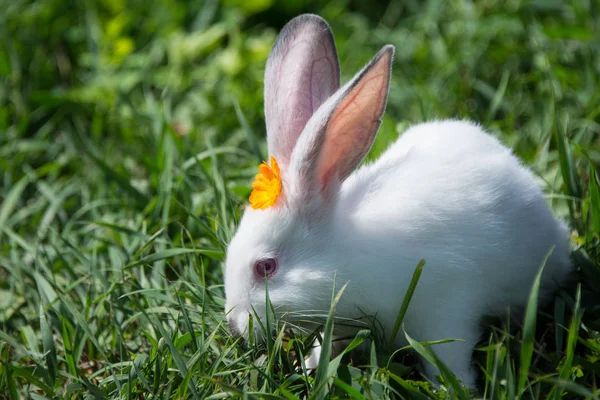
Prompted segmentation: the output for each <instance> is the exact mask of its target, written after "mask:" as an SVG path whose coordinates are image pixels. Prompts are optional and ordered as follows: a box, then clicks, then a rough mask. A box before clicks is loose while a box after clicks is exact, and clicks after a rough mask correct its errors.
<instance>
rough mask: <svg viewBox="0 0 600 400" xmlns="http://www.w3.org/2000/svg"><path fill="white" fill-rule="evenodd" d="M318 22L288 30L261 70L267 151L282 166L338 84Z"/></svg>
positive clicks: (327, 42)
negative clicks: (265, 67) (263, 85)
mask: <svg viewBox="0 0 600 400" xmlns="http://www.w3.org/2000/svg"><path fill="white" fill-rule="evenodd" d="M320 24H321V22H315V21H311V20H309V21H308V22H307V23H305V24H303V25H300V26H298V27H297V28H295V29H296V30H295V31H293V32H290V33H289V36H287V37H285V38H284V39H283V40H281V43H278V44H277V52H276V53H275V54H274V55H272V60H270V62H269V63H268V65H267V71H266V72H265V116H266V122H267V133H268V142H269V153H270V154H271V155H273V156H274V157H275V158H276V159H277V161H278V162H279V163H280V165H281V166H282V168H284V169H285V167H286V166H287V164H289V159H290V156H291V153H292V150H293V149H294V146H295V145H296V142H297V140H298V137H299V136H300V134H301V133H302V131H303V130H304V126H305V125H306V123H307V122H308V120H309V119H310V118H311V117H312V115H313V113H314V112H315V111H316V110H317V109H318V108H319V107H320V106H321V104H323V103H324V102H325V100H327V99H328V98H329V96H331V95H332V94H333V93H334V92H335V91H336V90H337V89H338V87H339V65H338V61H337V54H336V50H335V45H334V44H333V42H332V40H331V33H330V31H329V30H328V28H327V27H326V26H325V27H323V26H322V25H320ZM274 51H275V50H274Z"/></svg>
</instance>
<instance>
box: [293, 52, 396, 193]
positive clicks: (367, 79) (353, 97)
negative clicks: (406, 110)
mask: <svg viewBox="0 0 600 400" xmlns="http://www.w3.org/2000/svg"><path fill="white" fill-rule="evenodd" d="M393 57H394V46H391V45H387V46H385V47H383V48H382V49H381V50H380V51H379V52H378V53H377V55H376V56H375V57H374V58H373V60H371V62H370V63H369V64H368V65H367V66H366V67H365V68H363V70H362V71H360V72H359V73H358V74H356V76H355V77H354V78H353V79H352V80H351V81H350V82H348V83H347V84H346V85H344V87H342V88H341V89H340V90H339V91H338V92H337V93H336V94H334V95H333V96H332V97H331V99H330V100H329V101H328V102H327V103H326V104H324V105H323V107H321V109H319V111H318V112H317V114H315V116H314V118H313V119H312V120H311V121H310V122H309V127H307V129H306V133H305V134H304V135H303V137H302V138H301V140H300V141H299V142H298V145H297V146H296V148H295V149H294V154H293V158H292V166H291V168H292V169H293V170H294V171H293V174H294V176H295V177H296V178H297V179H298V181H297V182H298V185H297V190H298V191H299V192H300V193H298V195H300V196H301V197H305V196H306V195H308V196H309V197H312V196H313V195H314V194H315V192H320V193H321V194H322V195H323V196H324V197H325V199H326V200H327V199H331V198H332V197H331V196H332V195H335V193H336V192H337V190H338V187H339V184H340V183H341V182H343V181H344V180H345V179H346V178H347V177H348V176H349V175H350V174H351V173H352V171H354V169H355V168H356V167H357V166H358V164H359V163H360V162H361V161H362V159H363V158H364V156H365V155H366V154H367V152H368V151H369V149H370V148H371V145H372V144H373V141H374V140H375V136H376V134H377V130H378V129H379V125H381V116H382V115H383V112H384V111H385V105H386V103H387V97H388V91H389V86H390V72H391V67H392V60H393Z"/></svg>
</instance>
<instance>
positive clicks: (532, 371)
mask: <svg viewBox="0 0 600 400" xmlns="http://www.w3.org/2000/svg"><path fill="white" fill-rule="evenodd" d="M148 4H149V3H148V2H145V1H141V0H133V1H130V2H128V3H125V2H123V1H121V0H92V1H89V2H83V3H82V2H71V1H67V0H36V1H35V2H31V1H26V0H0V10H2V12H1V13H0V78H1V80H0V82H2V83H1V84H0V344H1V347H0V397H1V396H5V397H8V398H15V399H16V398H28V397H31V398H35V399H41V398H136V399H142V398H144V399H149V398H215V399H216V398H224V397H227V396H234V397H243V398H288V399H294V398H324V397H325V398H327V397H329V398H343V397H352V398H382V397H383V398H385V397H391V398H457V397H459V398H464V397H468V396H469V395H470V394H469V393H466V392H465V391H464V390H463V389H462V388H461V387H460V386H459V384H458V382H457V381H456V380H455V378H454V377H453V376H452V375H451V373H450V372H449V371H447V370H445V369H444V368H443V366H441V367H442V369H441V370H442V375H443V379H444V382H445V383H444V385H442V386H441V388H439V389H435V388H433V387H431V386H430V385H429V384H428V383H426V382H424V381H423V380H422V378H420V375H419V374H418V373H417V372H415V371H414V369H411V368H407V367H413V366H414V363H411V362H410V360H411V358H410V357H411V356H410V355H408V356H405V355H402V356H397V357H395V358H392V357H391V356H390V354H388V352H386V351H385V350H387V349H385V346H383V347H381V346H379V347H378V346H377V344H376V343H373V344H371V345H370V348H369V352H368V353H369V354H368V355H367V361H366V362H365V363H364V364H360V365H358V366H357V365H356V364H352V363H348V362H347V360H346V359H345V358H344V359H335V360H332V361H331V362H329V363H324V364H323V367H322V368H321V369H319V370H318V371H316V372H313V373H311V374H307V373H305V372H303V370H302V369H301V368H298V367H299V365H301V363H302V356H301V355H302V354H305V353H306V349H307V346H308V344H309V342H310V341H311V340H312V338H313V337H314V336H313V337H309V338H298V337H293V335H292V336H291V337H289V336H285V337H284V335H283V331H279V334H278V335H277V336H276V337H275V338H274V339H273V340H269V341H268V342H267V345H266V346H265V345H259V344H256V345H249V344H247V343H241V342H240V341H237V340H235V339H234V338H232V337H231V336H230V335H229V333H228V331H227V326H226V321H225V317H224V311H223V309H224V294H223V280H222V275H223V274H222V268H223V258H224V252H225V249H226V244H227V242H228V240H229V239H230V238H231V236H232V234H233V232H234V231H235V226H236V222H237V221H238V219H239V217H240V212H241V206H242V205H243V204H244V203H245V202H246V201H247V200H246V199H247V196H248V194H249V192H250V183H251V180H252V176H253V175H254V173H255V168H256V165H257V164H258V163H259V162H260V161H262V160H263V159H264V158H265V156H266V147H265V140H264V121H263V116H262V74H263V70H264V64H265V60H266V57H267V55H268V52H269V50H270V47H271V45H272V43H273V41H274V39H275V36H276V34H277V31H278V29H280V28H281V26H282V25H283V24H284V23H285V22H286V21H287V20H289V19H290V18H291V17H293V16H294V15H296V14H297V13H300V12H303V11H312V12H317V13H319V14H321V15H322V16H323V17H325V18H326V19H327V20H328V21H329V22H330V24H331V25H332V28H333V30H334V33H335V35H336V39H337V45H338V50H339V52H340V58H341V64H342V68H343V78H344V79H348V78H349V77H350V76H351V75H352V74H353V73H354V72H355V71H357V70H358V69H359V68H360V67H361V66H362V65H363V64H364V63H365V62H366V61H367V60H369V59H370V57H371V56H372V55H373V54H375V52H376V51H377V50H378V49H379V48H380V47H381V46H382V45H383V44H385V43H392V44H394V45H396V49H397V53H396V54H397V55H396V60H395V63H394V71H393V80H392V87H391V94H390V101H389V106H388V110H387V113H386V116H385V119H384V123H383V125H382V128H381V130H380V133H379V136H378V139H377V141H376V143H375V145H374V147H373V149H372V151H371V153H370V154H369V158H374V157H377V155H378V154H380V153H381V151H382V150H383V149H385V148H386V146H387V145H388V144H389V143H390V142H391V141H392V140H393V139H394V138H395V137H397V136H398V134H399V133H401V132H402V131H403V130H404V129H405V128H406V127H407V126H408V125H409V124H412V123H416V122H420V121H424V120H427V119H432V118H446V117H459V118H469V119H472V120H476V121H479V122H481V123H482V124H483V125H484V126H485V127H486V129H488V130H489V131H491V132H493V133H494V134H496V135H498V136H499V137H500V138H501V140H502V141H503V142H504V143H505V144H507V145H509V146H510V147H512V148H513V149H514V150H515V152H516V153H517V154H518V155H519V156H520V157H521V158H522V159H523V160H524V162H525V163H527V164H528V165H530V166H531V167H532V168H533V170H534V171H535V172H536V174H537V175H538V176H539V178H540V184H541V185H542V186H543V188H544V191H545V193H547V195H548V201H549V204H551V206H552V208H553V210H554V212H555V214H556V215H558V216H560V217H562V218H564V219H565V220H567V221H568V222H569V224H570V226H571V227H572V239H573V249H574V255H573V257H574V260H575V261H576V268H575V274H574V282H573V283H572V284H571V285H569V287H567V288H565V290H564V291H562V292H560V293H558V294H557V297H556V299H555V300H554V301H553V302H552V303H551V304H549V305H548V306H547V307H544V308H543V309H541V310H539V311H538V312H537V313H536V312H535V311H536V309H535V307H534V306H535V301H532V302H531V303H530V306H531V309H530V310H528V312H527V314H526V318H525V320H524V321H512V322H510V324H511V328H512V329H509V327H508V326H505V325H503V324H502V322H506V321H499V322H498V323H496V324H494V325H493V327H492V328H490V329H489V330H488V332H487V336H486V338H485V340H484V341H483V342H482V345H481V348H480V349H479V350H478V351H477V352H476V353H477V354H476V357H475V358H476V360H477V362H478V365H479V367H480V372H481V374H480V375H481V383H482V390H481V392H480V393H479V394H478V396H479V397H485V398H489V399H496V398H505V399H509V398H510V399H514V398H524V399H531V398H552V399H559V398H569V399H580V398H586V397H587V398H594V399H597V398H598V397H600V391H599V389H598V386H600V246H599V244H600V194H599V193H600V189H599V186H600V183H599V181H600V175H599V174H600V168H599V165H600V85H599V83H600V82H599V79H600V41H599V39H598V38H600V32H599V29H600V28H599V27H600V14H599V13H600V4H599V3H598V2H597V1H595V0H591V1H584V0H574V1H572V2H563V1H518V0H515V1H508V2H502V1H495V0H490V1H486V2H473V3H463V2H460V1H450V2H442V1H436V0H429V1H424V2H417V1H414V2H410V1H407V2H401V5H399V6H388V5H387V4H385V3H383V2H382V3H373V2H369V4H368V7H367V6H366V5H365V4H366V3H365V2H360V1H351V0H334V1H332V2H326V1H325V0H322V1H316V2H311V3H310V4H311V5H310V6H309V2H308V1H299V2H280V3H279V2H278V3H275V2H273V1H272V0H253V1H240V0H227V1H224V2H218V1H216V0H205V1H202V0H196V1H191V2H187V1H177V2H174V1H166V0H159V1H156V2H152V5H151V6H149V5H148ZM535 293H536V292H535V289H534V291H533V292H532V299H535ZM398 306H399V307H400V305H398ZM515 325H517V326H515ZM328 329H329V327H327V326H326V330H325V333H326V335H325V336H326V337H325V340H324V346H325V350H327V349H328V348H329V346H330V343H329V342H328V340H327V339H328V338H329V334H328V332H329V331H328ZM398 334H399V335H404V332H403V331H400V332H399V333H398ZM367 337H369V333H368V332H361V333H360V334H359V336H357V339H356V340H355V341H354V342H353V344H352V346H355V345H357V344H358V343H360V342H362V341H363V340H364V339H365V338H367ZM411 343H412V347H413V348H414V350H415V351H417V352H418V353H421V354H422V355H424V356H425V357H426V358H428V359H430V360H431V361H432V362H437V361H436V359H435V356H434V355H433V354H432V353H431V351H430V349H431V347H430V346H428V345H427V344H419V343H416V342H414V341H412V342H411ZM380 347H381V348H380ZM433 348H434V347H433ZM348 350H350V349H348ZM403 364H406V365H403ZM325 366H326V367H327V368H326V369H325Z"/></svg>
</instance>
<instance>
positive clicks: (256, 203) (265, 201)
mask: <svg viewBox="0 0 600 400" xmlns="http://www.w3.org/2000/svg"><path fill="white" fill-rule="evenodd" d="M270 161H271V165H270V166H269V165H268V164H267V163H266V162H264V161H263V163H262V164H260V165H259V166H258V170H259V171H260V172H259V173H258V174H256V178H255V181H254V183H252V189H254V190H253V191H252V193H251V194H250V204H251V205H252V208H254V209H255V210H257V209H259V208H260V209H261V210H264V209H265V208H269V207H271V206H272V205H273V204H274V203H275V201H276V200H277V197H279V193H281V176H280V175H279V165H278V164H277V161H275V158H273V157H271V160H270Z"/></svg>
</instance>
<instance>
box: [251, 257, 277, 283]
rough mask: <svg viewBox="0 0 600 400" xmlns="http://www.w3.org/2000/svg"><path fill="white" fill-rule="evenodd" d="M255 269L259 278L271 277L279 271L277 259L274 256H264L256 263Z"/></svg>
mask: <svg viewBox="0 0 600 400" xmlns="http://www.w3.org/2000/svg"><path fill="white" fill-rule="evenodd" d="M254 271H255V272H256V275H258V277H259V278H264V277H267V278H270V277H271V276H273V274H274V273H275V271H277V260H275V259H274V258H264V259H262V260H258V261H257V262H256V263H254Z"/></svg>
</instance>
